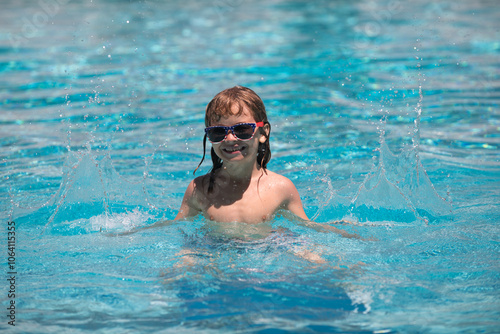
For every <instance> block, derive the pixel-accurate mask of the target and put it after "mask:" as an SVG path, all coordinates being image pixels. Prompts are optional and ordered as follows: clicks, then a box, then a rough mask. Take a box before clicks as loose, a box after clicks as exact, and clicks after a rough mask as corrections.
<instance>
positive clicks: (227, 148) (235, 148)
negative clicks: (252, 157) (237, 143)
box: [224, 147, 241, 152]
mask: <svg viewBox="0 0 500 334" xmlns="http://www.w3.org/2000/svg"><path fill="white" fill-rule="evenodd" d="M224 150H225V151H227V152H236V151H241V149H240V148H239V147H226V148H225V149H224Z"/></svg>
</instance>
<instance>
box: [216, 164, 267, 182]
mask: <svg viewBox="0 0 500 334" xmlns="http://www.w3.org/2000/svg"><path fill="white" fill-rule="evenodd" d="M220 172H221V173H224V174H226V175H228V176H229V179H230V180H233V181H235V182H249V181H250V180H252V179H253V178H254V177H255V176H258V175H260V174H261V172H262V169H261V168H260V166H258V165H257V162H254V163H253V164H248V165H246V164H244V165H242V164H239V163H238V164H230V163H224V164H223V165H222V168H221V171H220Z"/></svg>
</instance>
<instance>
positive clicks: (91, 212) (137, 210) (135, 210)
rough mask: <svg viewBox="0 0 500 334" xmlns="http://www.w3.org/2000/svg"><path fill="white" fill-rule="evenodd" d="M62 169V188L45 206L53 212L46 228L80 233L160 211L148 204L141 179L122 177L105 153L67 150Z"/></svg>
mask: <svg viewBox="0 0 500 334" xmlns="http://www.w3.org/2000/svg"><path fill="white" fill-rule="evenodd" d="M64 170H65V173H64V177H63V181H62V183H61V187H60V188H59V191H58V193H57V194H56V196H55V197H54V199H53V202H52V203H50V204H49V205H48V206H49V207H50V208H51V212H52V214H51V215H50V217H49V219H48V220H47V223H46V224H45V230H47V229H50V230H51V231H53V232H64V233H71V232H75V231H79V232H78V233H80V232H89V231H94V230H98V231H103V230H110V229H111V230H116V229H118V228H119V227H120V226H121V227H122V228H124V229H126V228H132V227H135V226H137V225H140V224H144V223H145V221H147V220H149V219H150V218H153V217H154V216H155V215H158V214H159V212H158V211H157V210H156V208H155V207H154V206H153V205H151V204H150V203H149V200H148V196H147V192H146V191H145V189H144V182H139V183H131V182H129V181H127V180H126V179H124V178H123V177H122V176H121V175H120V174H118V172H117V171H116V170H115V168H114V167H113V165H112V161H111V159H110V157H109V156H108V155H97V154H95V153H93V152H92V151H90V150H85V151H80V152H72V151H70V152H69V154H68V158H67V160H66V163H65V167H64Z"/></svg>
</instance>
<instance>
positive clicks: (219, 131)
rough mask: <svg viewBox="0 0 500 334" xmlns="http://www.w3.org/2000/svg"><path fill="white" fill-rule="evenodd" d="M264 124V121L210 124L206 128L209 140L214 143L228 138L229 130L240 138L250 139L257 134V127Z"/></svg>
mask: <svg viewBox="0 0 500 334" xmlns="http://www.w3.org/2000/svg"><path fill="white" fill-rule="evenodd" d="M263 126H264V122H257V123H240V124H236V125H233V126H210V127H208V128H205V133H206V134H207V137H208V140H210V142H211V143H213V144H216V143H220V142H223V141H224V140H226V137H227V135H228V134H229V131H231V132H232V133H233V135H234V136H235V137H236V138H237V139H239V140H250V139H252V138H253V136H254V134H255V129H256V128H261V127H263Z"/></svg>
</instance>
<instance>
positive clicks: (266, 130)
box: [259, 123, 271, 144]
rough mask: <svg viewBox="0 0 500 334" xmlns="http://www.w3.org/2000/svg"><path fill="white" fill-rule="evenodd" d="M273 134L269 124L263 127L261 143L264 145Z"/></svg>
mask: <svg viewBox="0 0 500 334" xmlns="http://www.w3.org/2000/svg"><path fill="white" fill-rule="evenodd" d="M270 133H271V126H270V125H269V123H266V124H264V126H263V127H262V133H261V134H260V138H259V142H260V143H262V144H264V143H265V142H266V140H267V139H268V138H269V134H270Z"/></svg>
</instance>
